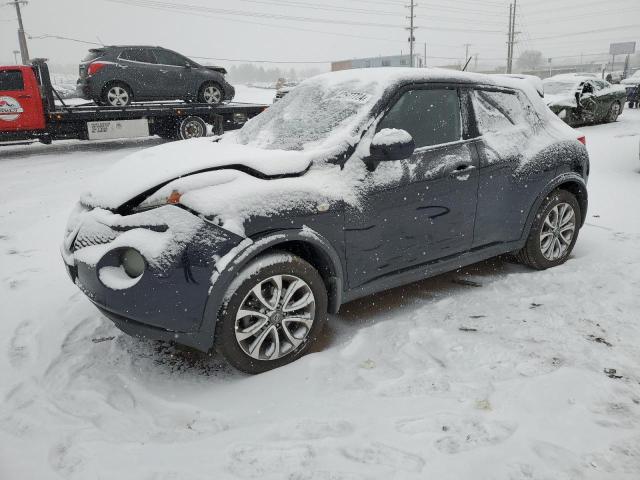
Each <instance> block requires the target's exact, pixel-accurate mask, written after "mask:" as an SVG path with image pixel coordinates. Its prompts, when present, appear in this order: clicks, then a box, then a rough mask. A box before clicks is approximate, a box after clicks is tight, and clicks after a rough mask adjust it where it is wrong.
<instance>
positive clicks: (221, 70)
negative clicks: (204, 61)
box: [204, 66, 227, 75]
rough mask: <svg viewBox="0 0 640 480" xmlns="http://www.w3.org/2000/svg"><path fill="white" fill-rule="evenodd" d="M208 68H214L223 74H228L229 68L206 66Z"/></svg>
mask: <svg viewBox="0 0 640 480" xmlns="http://www.w3.org/2000/svg"><path fill="white" fill-rule="evenodd" d="M204 68H206V69H207V70H213V71H214V72H218V73H221V74H222V75H226V74H227V69H226V68H224V67H215V66H214V67H204Z"/></svg>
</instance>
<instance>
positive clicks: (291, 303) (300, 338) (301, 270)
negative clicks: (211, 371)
mask: <svg viewBox="0 0 640 480" xmlns="http://www.w3.org/2000/svg"><path fill="white" fill-rule="evenodd" d="M326 317H327V290H326V287H325V285H324V282H323V280H322V277H321V276H320V274H319V273H318V271H317V270H316V269H315V268H313V266H311V265H310V264H309V263H307V262H306V261H304V260H303V259H301V258H300V257H297V256H295V255H292V254H290V253H287V252H273V253H268V254H265V255H262V256H259V257H257V258H256V259H255V260H253V261H252V262H251V263H250V264H249V265H247V266H246V267H245V268H244V269H243V270H242V271H241V272H240V273H239V275H238V276H237V277H236V280H235V281H234V283H232V284H231V286H230V287H229V290H228V292H227V295H226V300H225V302H224V304H223V306H222V308H221V309H220V313H219V315H218V321H217V324H216V333H215V347H216V350H217V351H219V352H220V353H222V355H223V356H224V357H225V358H226V359H227V361H228V362H229V363H231V364H232V365H233V366H234V367H236V368H237V369H238V370H242V371H243V372H247V373H262V372H265V371H267V370H271V369H273V368H277V367H280V366H282V365H286V364H287V363H291V362H293V361H294V360H296V359H298V358H300V357H301V356H302V355H304V354H305V353H307V352H308V351H309V349H310V348H311V346H312V345H313V343H314V342H315V340H316V338H317V337H318V335H319V334H320V333H321V332H322V328H323V326H324V323H325V321H326Z"/></svg>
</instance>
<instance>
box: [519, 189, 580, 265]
mask: <svg viewBox="0 0 640 480" xmlns="http://www.w3.org/2000/svg"><path fill="white" fill-rule="evenodd" d="M570 210H571V211H572V213H573V215H572V216H571V214H570V212H569V211H570ZM569 217H571V218H569ZM554 218H555V219H556V221H554ZM557 219H560V221H561V222H562V221H565V222H566V223H564V225H563V224H562V223H561V224H560V225H558V221H557ZM563 219H564V220H563ZM581 225H582V213H581V211H580V205H579V204H578V201H577V200H576V197H575V196H574V195H573V194H572V193H570V192H567V191H566V190H554V191H553V192H551V193H550V194H549V195H548V196H547V197H546V198H545V199H544V201H543V202H542V205H541V206H540V209H539V210H538V213H537V214H536V217H535V219H534V221H533V224H532V225H531V231H530V232H529V237H528V238H527V243H526V244H525V246H524V247H523V248H522V250H520V251H519V252H518V253H517V254H516V259H517V260H518V261H519V262H520V263H524V264H525V265H528V266H530V267H532V268H535V269H537V270H546V269H547V268H551V267H556V266H558V265H561V264H563V263H564V262H566V261H567V259H568V258H569V256H570V255H571V252H572V250H573V247H574V246H575V244H576V240H577V239H578V233H579V231H580V226H581ZM571 226H572V227H573V230H571V229H570V227H571ZM569 233H571V234H570V235H569ZM549 242H550V243H549Z"/></svg>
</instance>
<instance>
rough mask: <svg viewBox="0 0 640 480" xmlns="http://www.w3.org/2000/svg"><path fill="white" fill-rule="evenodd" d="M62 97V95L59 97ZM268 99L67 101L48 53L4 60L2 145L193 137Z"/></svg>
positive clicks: (218, 129) (233, 121) (0, 69)
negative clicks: (24, 60)
mask: <svg viewBox="0 0 640 480" xmlns="http://www.w3.org/2000/svg"><path fill="white" fill-rule="evenodd" d="M56 99H57V100H58V101H57V102H56ZM266 108H267V106H266V105H258V104H248V103H237V102H236V103H223V104H219V105H209V104H206V103H189V102H165V103H162V102H147V103H133V104H130V105H127V106H125V107H111V106H99V105H96V104H94V103H86V104H80V105H67V104H65V102H64V101H63V99H62V98H61V97H60V96H59V95H58V93H57V92H56V91H55V89H54V88H53V86H52V85H51V77H50V75H49V68H48V66H47V62H46V60H44V59H34V60H32V61H31V65H16V66H0V146H2V145H12V144H16V143H18V144H21V143H30V142H34V141H40V142H42V143H45V144H49V143H51V142H52V141H54V140H63V139H80V140H107V139H116V138H137V137H146V136H150V135H158V136H160V137H163V138H170V139H188V138H195V137H203V136H205V135H207V132H208V130H209V129H208V126H211V131H212V132H213V133H214V134H216V135H220V134H222V133H223V132H224V131H226V130H233V129H236V128H240V127H242V125H244V123H245V122H246V121H247V120H248V119H250V118H252V117H255V116H256V115H258V114H259V113H261V112H262V111H264V110H265V109H266Z"/></svg>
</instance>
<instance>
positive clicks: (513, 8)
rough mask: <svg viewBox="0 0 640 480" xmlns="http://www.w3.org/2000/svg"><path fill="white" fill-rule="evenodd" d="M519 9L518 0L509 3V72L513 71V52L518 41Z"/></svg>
mask: <svg viewBox="0 0 640 480" xmlns="http://www.w3.org/2000/svg"><path fill="white" fill-rule="evenodd" d="M517 10H518V0H513V3H512V4H510V5H509V40H508V42H507V43H508V48H507V73H511V72H512V71H513V52H514V45H515V43H516V12H517Z"/></svg>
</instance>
